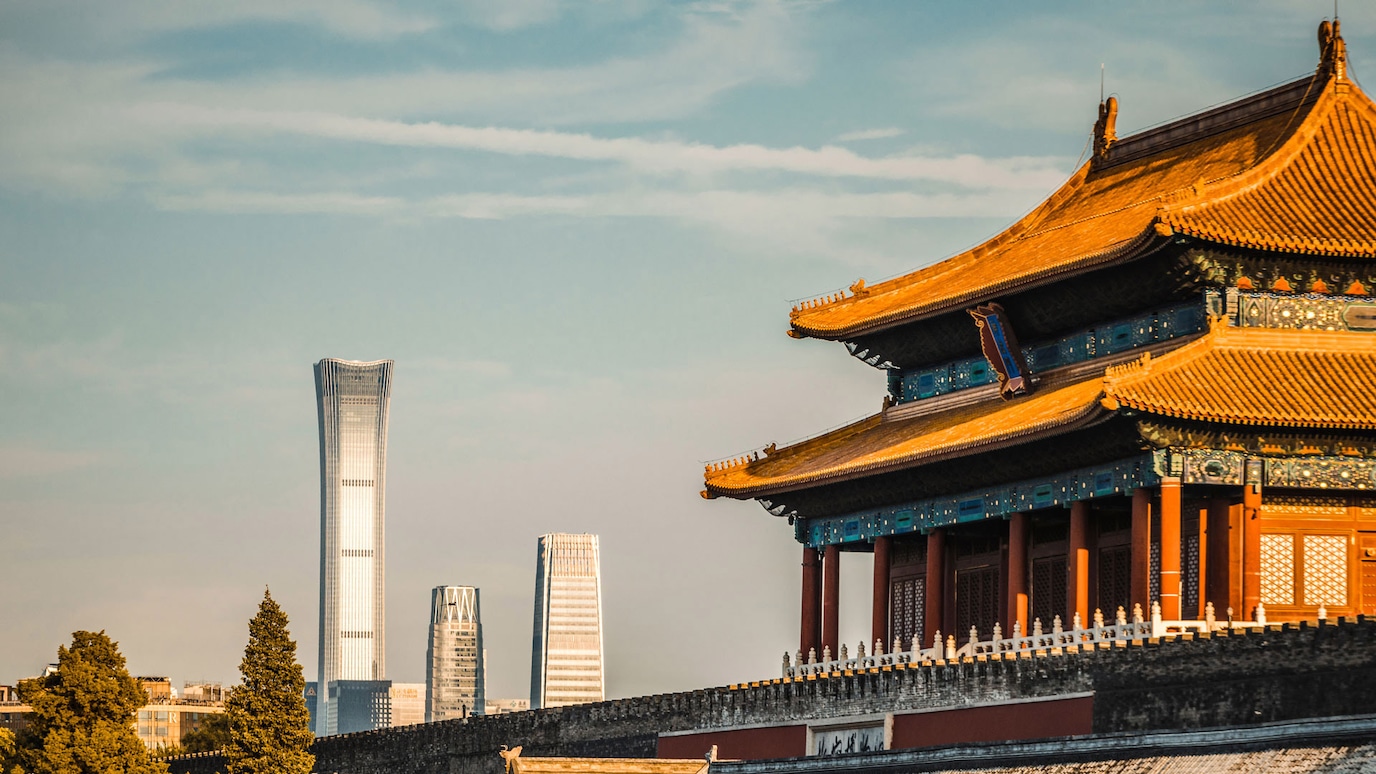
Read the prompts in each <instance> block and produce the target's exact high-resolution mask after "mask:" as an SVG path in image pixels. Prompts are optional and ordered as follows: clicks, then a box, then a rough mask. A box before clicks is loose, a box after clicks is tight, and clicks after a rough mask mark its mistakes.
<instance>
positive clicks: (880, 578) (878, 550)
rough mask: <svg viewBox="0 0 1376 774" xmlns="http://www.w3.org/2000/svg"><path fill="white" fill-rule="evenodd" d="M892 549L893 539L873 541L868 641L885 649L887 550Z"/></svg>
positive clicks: (886, 625) (882, 538)
mask: <svg viewBox="0 0 1376 774" xmlns="http://www.w3.org/2000/svg"><path fill="white" fill-rule="evenodd" d="M892 547H893V538H892V537H889V536H888V535H885V536H883V537H877V538H875V539H874V592H873V595H872V602H871V607H870V641H869V643H867V644H869V645H873V644H874V643H875V641H876V640H878V641H879V642H882V643H884V647H885V648H886V649H887V648H888V647H889V646H890V644H891V643H890V642H889V549H891V548H892Z"/></svg>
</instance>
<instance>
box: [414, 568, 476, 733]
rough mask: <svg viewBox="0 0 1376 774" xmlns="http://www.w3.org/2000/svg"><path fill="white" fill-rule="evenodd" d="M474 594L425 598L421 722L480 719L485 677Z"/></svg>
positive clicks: (458, 589) (452, 589)
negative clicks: (426, 623)
mask: <svg viewBox="0 0 1376 774" xmlns="http://www.w3.org/2000/svg"><path fill="white" fill-rule="evenodd" d="M484 655H485V654H484V653H483V625H482V618H481V617H480V615H479V605H478V590H477V589H475V588H473V587H472V586H436V587H435V588H434V589H433V590H432V591H431V592H430V644H429V645H428V647H427V648H426V650H425V684H426V686H427V692H426V694H425V722H426V723H433V722H435V721H437V720H449V719H450V718H463V717H468V716H469V715H481V714H483V707H484V703H485V701H486V698H485V691H484V688H485V685H484V683H485V682H486V681H485V675H486V673H485V671H484V668H483V660H484V658H483V657H484Z"/></svg>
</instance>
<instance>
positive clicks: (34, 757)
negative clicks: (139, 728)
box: [13, 631, 167, 774]
mask: <svg viewBox="0 0 1376 774" xmlns="http://www.w3.org/2000/svg"><path fill="white" fill-rule="evenodd" d="M19 698H20V699H22V700H23V701H24V702H25V703H26V704H28V705H29V706H30V707H31V708H32V711H31V712H30V713H29V716H28V718H27V725H26V727H25V728H24V731H23V732H22V733H21V734H20V735H19V738H18V740H17V742H18V743H17V745H16V746H17V750H16V751H15V755H14V756H13V757H14V758H15V759H16V762H17V764H18V767H19V768H20V769H21V770H22V771H24V772H26V774H108V773H109V772H120V774H163V773H164V772H166V771H167V766H166V764H164V763H162V762H161V761H157V760H154V759H153V756H152V755H151V754H149V752H148V748H146V747H144V746H143V742H140V741H139V737H138V735H137V734H136V733H134V713H135V712H137V711H138V708H139V707H142V706H143V705H144V704H145V703H147V700H148V698H147V694H145V693H144V692H143V689H142V688H140V687H139V684H138V683H137V682H136V681H135V680H134V678H133V677H130V676H129V670H127V669H125V667H124V656H122V655H120V652H119V647H118V646H117V645H116V643H115V642H114V641H113V640H111V639H110V638H109V637H107V636H106V635H105V632H103V631H101V632H74V633H73V634H72V646H71V647H70V648H64V647H58V649H57V670H56V671H54V672H53V673H51V674H49V675H46V676H44V677H35V678H33V679H30V680H21V681H20V683H19Z"/></svg>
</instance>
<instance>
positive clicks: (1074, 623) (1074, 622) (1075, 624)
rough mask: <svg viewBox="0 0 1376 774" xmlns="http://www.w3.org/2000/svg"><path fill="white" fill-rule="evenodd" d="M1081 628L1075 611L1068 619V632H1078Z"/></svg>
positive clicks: (1077, 612) (1078, 613)
mask: <svg viewBox="0 0 1376 774" xmlns="http://www.w3.org/2000/svg"><path fill="white" fill-rule="evenodd" d="M1083 628H1084V627H1083V626H1082V625H1081V624H1080V612H1079V611H1078V610H1077V611H1075V615H1073V616H1071V618H1070V630H1071V631H1076V632H1078V631H1080V629H1083Z"/></svg>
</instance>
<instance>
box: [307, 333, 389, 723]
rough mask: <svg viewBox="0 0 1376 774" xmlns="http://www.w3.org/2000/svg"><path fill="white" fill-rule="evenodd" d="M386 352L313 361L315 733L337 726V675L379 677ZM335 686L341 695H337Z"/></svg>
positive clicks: (382, 662)
mask: <svg viewBox="0 0 1376 774" xmlns="http://www.w3.org/2000/svg"><path fill="white" fill-rule="evenodd" d="M391 390H392V361H391V360H377V361H373V362H370V363H362V362H357V361H353V360H336V359H334V358H326V359H324V360H321V361H320V362H319V363H316V364H315V396H316V406H317V409H318V414H319V419H320V653H319V655H320V660H319V681H318V686H319V687H318V690H317V691H316V701H317V705H316V713H315V718H316V728H315V733H316V735H317V736H325V735H329V734H334V733H337V731H338V729H339V719H338V716H337V713H336V712H335V711H334V710H336V709H337V708H335V707H332V706H331V702H330V696H331V695H332V694H335V693H337V691H336V690H335V688H334V687H333V686H332V685H331V684H332V683H335V682H338V681H374V682H376V681H383V680H385V679H386V672H387V667H386V663H387V661H386V655H387V647H386V645H387V640H386V636H385V632H384V628H383V627H384V622H385V621H386V608H385V606H384V599H385V595H384V583H383V578H384V573H383V571H384V568H385V567H386V565H385V563H384V553H383V548H384V544H383V528H384V527H385V525H386V518H385V510H384V503H385V496H384V495H385V492H386V481H387V410H388V403H389V399H390V396H391ZM340 695H342V694H340Z"/></svg>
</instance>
